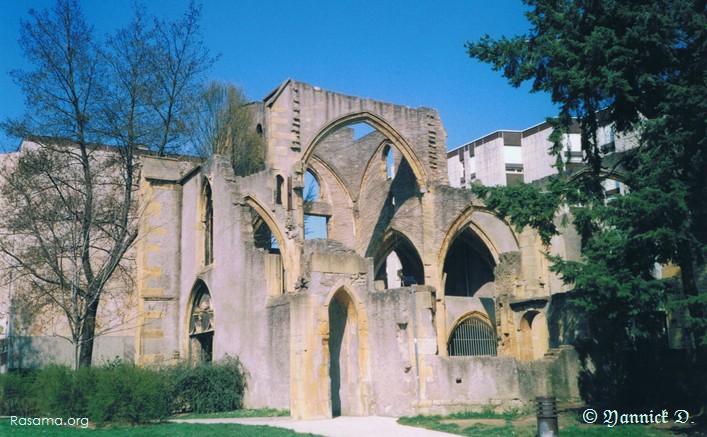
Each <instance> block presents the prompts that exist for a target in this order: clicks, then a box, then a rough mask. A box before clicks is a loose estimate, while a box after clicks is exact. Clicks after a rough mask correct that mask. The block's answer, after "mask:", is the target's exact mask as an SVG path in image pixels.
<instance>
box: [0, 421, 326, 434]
mask: <svg viewBox="0 0 707 437" xmlns="http://www.w3.org/2000/svg"><path fill="white" fill-rule="evenodd" d="M220 417H223V416H220ZM0 435H2V436H6V435H17V436H19V435H22V436H40V435H41V436H69V437H74V436H87V435H90V436H99V437H100V436H106V437H119V436H125V437H133V436H135V437H182V436H183V437H193V436H199V437H201V436H206V437H222V436H224V437H225V436H229V437H230V436H239V437H261V436H262V437H289V436H303V435H310V436H311V435H313V434H298V433H296V432H294V431H292V430H289V429H283V428H275V427H271V426H250V425H238V424H235V423H234V424H213V425H202V424H194V423H159V424H155V425H145V426H134V427H131V426H115V427H114V426H108V427H105V428H97V429H91V428H86V429H82V428H71V427H63V426H11V425H10V420H9V419H0Z"/></svg>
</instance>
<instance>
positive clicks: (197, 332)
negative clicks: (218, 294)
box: [189, 282, 215, 363]
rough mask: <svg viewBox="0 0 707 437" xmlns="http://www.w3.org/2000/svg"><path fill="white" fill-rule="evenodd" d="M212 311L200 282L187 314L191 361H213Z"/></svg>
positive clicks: (209, 296) (209, 301)
mask: <svg viewBox="0 0 707 437" xmlns="http://www.w3.org/2000/svg"><path fill="white" fill-rule="evenodd" d="M214 325H215V323H214V310H213V308H212V307H211V294H210V293H209V290H208V288H206V285H205V284H204V283H202V282H200V283H199V285H198V286H197V288H196V290H195V291H194V303H193V306H192V309H191V313H190V314H189V340H190V356H191V361H192V362H195V363H199V362H202V363H203V362H210V361H211V360H212V359H213V349H214V348H213V344H214Z"/></svg>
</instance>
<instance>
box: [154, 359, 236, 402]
mask: <svg viewBox="0 0 707 437" xmlns="http://www.w3.org/2000/svg"><path fill="white" fill-rule="evenodd" d="M165 372H166V373H167V374H168V375H169V376H168V377H169V379H170V380H171V381H172V388H171V390H172V395H171V398H172V401H173V408H174V410H175V411H177V412H194V413H216V412H220V411H232V410H238V409H241V408H242V407H243V395H244V393H245V388H246V380H245V378H246V377H245V372H244V370H243V366H242V364H241V362H240V360H239V359H238V358H231V357H226V358H225V359H223V360H221V361H218V362H215V363H205V364H199V365H196V366H190V365H179V366H175V367H172V368H169V369H166V370H165Z"/></svg>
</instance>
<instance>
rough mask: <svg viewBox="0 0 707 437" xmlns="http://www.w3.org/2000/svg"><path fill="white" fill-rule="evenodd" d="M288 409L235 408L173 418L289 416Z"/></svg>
mask: <svg viewBox="0 0 707 437" xmlns="http://www.w3.org/2000/svg"><path fill="white" fill-rule="evenodd" d="M289 415H290V412H289V411H288V410H274V409H272V408H257V409H252V410H235V411H226V412H224V413H203V414H196V413H188V414H180V415H177V416H174V417H172V419H216V418H229V419H232V418H237V419H238V418H243V417H288V416H289Z"/></svg>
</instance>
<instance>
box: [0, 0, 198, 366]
mask: <svg viewBox="0 0 707 437" xmlns="http://www.w3.org/2000/svg"><path fill="white" fill-rule="evenodd" d="M29 15H30V18H31V19H30V21H27V22H22V24H21V39H20V45H21V47H22V49H23V50H24V53H25V56H26V58H27V59H28V60H29V61H30V62H31V64H32V65H33V67H34V70H32V71H13V72H12V75H13V77H14V78H15V80H16V82H17V83H18V84H19V85H20V86H21V87H22V89H23V91H24V93H25V96H26V99H27V115H26V116H25V118H24V119H23V120H19V121H6V122H5V123H3V127H4V128H5V129H6V130H7V131H8V132H11V133H15V134H21V135H22V136H24V137H25V138H27V135H28V133H30V132H36V133H41V135H42V136H41V137H40V136H36V137H32V138H31V139H32V141H33V142H34V143H35V144H36V146H35V147H33V148H30V149H26V150H23V151H22V152H21V153H20V154H19V158H18V160H17V162H15V163H14V164H13V165H11V166H7V167H6V168H5V169H4V170H3V174H2V175H1V176H2V179H4V181H3V185H2V188H1V190H2V191H1V194H2V195H3V198H4V202H5V203H6V214H5V217H4V220H3V222H2V223H1V224H2V228H3V229H2V234H1V235H0V253H1V254H2V255H3V256H4V258H5V260H6V261H7V264H8V265H9V267H10V268H11V269H12V270H13V272H14V274H15V277H19V278H20V279H21V281H22V283H23V284H24V285H25V287H24V291H25V293H27V294H26V298H28V299H32V302H34V303H36V304H37V305H39V306H40V307H41V306H43V307H45V308H48V309H49V310H50V311H52V310H55V311H60V312H61V313H63V314H64V316H65V319H66V323H67V326H68V328H69V332H70V335H69V336H67V338H68V340H70V341H71V342H72V343H73V345H74V347H75V360H76V367H77V368H78V367H86V366H90V365H91V360H92V353H93V342H94V339H95V337H96V336H97V335H99V334H101V333H103V332H105V330H106V329H114V328H115V326H109V325H105V326H99V324H98V322H97V315H98V309H99V305H100V304H101V302H102V301H103V300H105V299H110V298H112V297H113V296H114V295H115V294H116V293H122V292H124V291H125V285H124V281H122V280H118V277H120V276H122V279H126V278H130V276H131V275H130V274H129V273H130V272H129V269H130V260H127V259H126V254H128V252H129V250H130V248H131V247H132V245H133V243H134V242H135V241H136V239H137V237H138V228H137V220H138V217H139V211H138V207H137V205H138V204H139V203H140V202H139V199H137V198H136V193H137V190H136V186H137V181H138V178H139V165H138V164H139V163H138V161H137V158H138V155H137V154H138V150H139V147H140V146H142V145H146V146H148V147H151V148H153V149H154V150H157V151H158V152H159V153H160V154H162V153H164V151H165V150H166V148H167V146H168V145H169V144H172V143H173V142H175V141H176V140H177V138H178V137H179V135H180V134H178V133H174V134H173V131H175V130H179V128H181V126H180V123H182V122H180V121H179V120H180V117H182V116H184V117H186V114H182V112H181V111H182V109H181V107H180V105H181V103H179V102H182V101H183V100H184V99H191V97H188V96H187V95H186V94H187V92H188V87H187V85H184V84H185V83H186V84H190V83H191V82H192V81H193V80H195V78H196V76H195V74H197V75H198V74H199V72H200V71H203V70H201V68H203V67H195V66H194V65H192V61H194V62H198V61H200V60H203V59H210V58H208V51H206V50H205V49H204V48H203V45H201V40H200V37H199V36H198V26H197V25H196V20H197V19H198V10H197V9H195V8H194V7H193V5H190V9H189V11H188V12H187V14H186V15H185V18H184V19H183V20H184V23H188V24H189V26H191V27H190V29H191V30H189V31H188V36H185V35H184V34H182V33H180V32H179V31H177V27H179V26H178V23H174V24H171V23H164V22H158V21H156V20H151V19H148V18H147V17H146V15H145V11H144V9H143V8H140V7H138V8H137V9H136V13H135V18H134V21H133V22H132V24H131V25H129V26H128V27H126V28H125V29H121V30H119V31H118V32H116V34H115V35H114V36H113V37H112V38H109V39H108V40H107V41H106V43H105V45H104V46H103V47H99V46H98V45H97V44H96V43H95V40H94V37H93V32H92V29H91V28H89V27H88V26H87V25H86V23H85V21H84V18H83V15H82V13H81V10H80V8H79V5H78V3H77V2H76V0H58V1H57V4H56V6H55V7H54V8H53V9H52V10H51V11H42V12H37V11H35V10H30V12H29ZM149 23H152V26H150V25H149ZM184 23H182V24H184ZM175 26H177V27H175ZM170 34H171V35H172V36H173V37H174V39H173V41H176V42H175V44H177V45H178V46H179V50H177V52H173V51H172V48H173V47H171V46H170V47H165V46H164V45H161V43H162V41H161V38H164V37H165V35H170ZM156 58H159V59H160V60H161V61H163V62H165V63H166V65H167V66H165V67H164V70H162V71H158V70H156V68H158V67H159V66H160V65H161V64H159V63H157V62H155V59H156ZM180 66H183V68H184V70H180V68H181V67H180ZM170 75H172V76H173V77H174V78H175V79H173V80H172V83H175V84H176V83H179V80H183V81H184V82H182V86H181V87H180V86H178V85H175V88H174V89H171V91H170V92H168V93H165V89H166V88H165V85H164V82H165V81H166V79H165V77H167V76H170ZM177 78H179V79H177ZM185 78H188V79H185ZM165 96H167V97H165ZM165 99H167V100H171V103H169V104H166V103H164V102H165ZM163 103H164V104H165V105H167V106H169V107H170V108H169V109H166V110H163V108H164V106H161V105H162V104H163ZM100 143H104V144H110V145H111V147H105V146H99V145H98V144H100Z"/></svg>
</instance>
